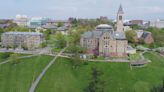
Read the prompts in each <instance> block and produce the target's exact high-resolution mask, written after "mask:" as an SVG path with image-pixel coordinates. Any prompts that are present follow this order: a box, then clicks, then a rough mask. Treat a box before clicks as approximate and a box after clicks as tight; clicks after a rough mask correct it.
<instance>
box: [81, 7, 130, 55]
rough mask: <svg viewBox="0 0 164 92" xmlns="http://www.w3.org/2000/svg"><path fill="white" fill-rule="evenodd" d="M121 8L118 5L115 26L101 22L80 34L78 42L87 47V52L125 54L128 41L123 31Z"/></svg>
mask: <svg viewBox="0 0 164 92" xmlns="http://www.w3.org/2000/svg"><path fill="white" fill-rule="evenodd" d="M123 14H124V12H123V9H122V6H120V8H119V11H118V13H117V25H116V26H117V28H116V31H114V30H113V27H112V26H111V25H107V24H101V25H98V26H97V27H96V29H95V30H93V31H88V32H85V33H84V34H83V35H82V36H81V40H80V44H81V46H82V47H85V48H86V49H87V53H89V54H95V55H100V56H126V55H127V46H128V41H127V40H126V37H125V33H124V31H123V28H124V27H123Z"/></svg>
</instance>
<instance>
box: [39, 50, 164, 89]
mask: <svg viewBox="0 0 164 92" xmlns="http://www.w3.org/2000/svg"><path fill="white" fill-rule="evenodd" d="M145 57H147V58H149V59H150V60H151V61H152V62H151V63H150V64H149V65H147V66H146V67H144V68H138V69H133V70H131V69H130V68H129V64H128V63H98V62H97V63H96V62H90V63H88V64H85V65H81V66H80V67H79V68H78V69H72V66H71V63H70V62H71V61H70V60H68V59H64V58H59V59H58V60H57V62H56V63H55V64H54V65H53V66H52V67H51V68H50V69H49V70H48V72H47V73H46V75H45V76H44V77H43V79H42V80H41V82H40V84H39V86H38V88H37V90H36V92H84V91H83V89H84V88H86V87H87V86H88V84H89V79H90V78H91V68H92V67H97V69H98V70H100V71H101V72H103V75H102V76H101V81H103V82H104V91H105V92H134V91H135V92H149V90H150V89H151V88H152V87H153V86H157V85H159V84H160V83H162V78H163V77H164V58H163V57H161V56H159V55H158V54H156V53H146V54H145Z"/></svg>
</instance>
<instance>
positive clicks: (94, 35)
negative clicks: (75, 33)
mask: <svg viewBox="0 0 164 92" xmlns="http://www.w3.org/2000/svg"><path fill="white" fill-rule="evenodd" d="M102 33H103V32H102V31H88V32H85V33H84V34H83V35H82V37H84V38H100V37H101V35H102Z"/></svg>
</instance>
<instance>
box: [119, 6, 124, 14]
mask: <svg viewBox="0 0 164 92" xmlns="http://www.w3.org/2000/svg"><path fill="white" fill-rule="evenodd" d="M118 13H124V11H123V8H122V5H120V7H119V9H118Z"/></svg>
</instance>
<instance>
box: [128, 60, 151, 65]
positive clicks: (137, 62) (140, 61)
mask: <svg viewBox="0 0 164 92" xmlns="http://www.w3.org/2000/svg"><path fill="white" fill-rule="evenodd" d="M147 63H148V62H147V61H146V60H139V61H136V62H130V64H131V65H144V64H147Z"/></svg>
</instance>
